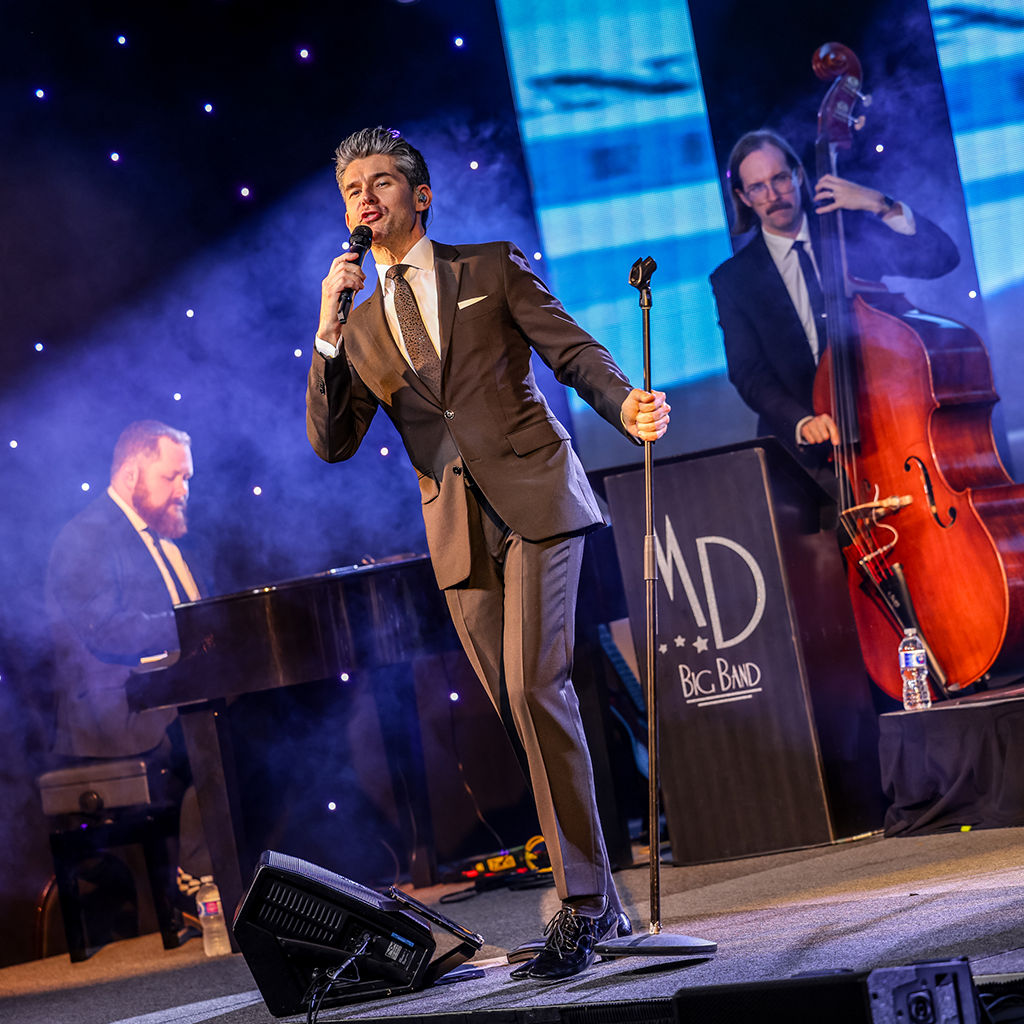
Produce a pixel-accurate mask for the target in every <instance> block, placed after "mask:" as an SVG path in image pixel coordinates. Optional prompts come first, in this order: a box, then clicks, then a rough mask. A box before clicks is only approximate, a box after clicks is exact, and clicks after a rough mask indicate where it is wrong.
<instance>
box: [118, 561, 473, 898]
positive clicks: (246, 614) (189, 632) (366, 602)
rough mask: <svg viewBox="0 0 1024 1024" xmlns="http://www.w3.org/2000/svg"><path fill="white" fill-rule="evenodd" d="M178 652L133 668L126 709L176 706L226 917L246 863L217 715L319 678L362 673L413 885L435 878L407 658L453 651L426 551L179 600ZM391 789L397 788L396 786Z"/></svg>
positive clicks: (224, 733) (248, 869) (229, 759)
mask: <svg viewBox="0 0 1024 1024" xmlns="http://www.w3.org/2000/svg"><path fill="white" fill-rule="evenodd" d="M174 613H175V618H176V620H177V626H178V636H179V639H180V644H181V649H180V651H172V652H169V653H168V654H167V656H165V657H163V658H159V659H156V660H154V661H151V662H150V663H149V664H147V665H145V666H141V667H140V669H139V670H137V672H136V673H135V675H134V676H133V677H132V679H131V680H130V681H129V683H128V687H127V694H128V704H129V707H131V709H132V710H133V711H145V710H147V709H151V708H166V707H177V708H178V710H179V713H180V716H181V724H182V729H183V732H184V736H185V743H186V747H187V750H188V756H189V761H190V764H191V767H192V774H193V778H194V780H195V785H196V792H197V796H198V802H199V810H200V815H201V817H202V821H203V828H204V831H205V833H206V837H207V844H208V846H209V848H210V856H211V860H212V862H213V871H214V877H215V878H216V880H217V884H218V886H219V888H220V892H221V897H222V899H223V901H224V906H225V909H226V912H227V913H228V914H233V912H234V909H235V907H237V905H238V903H239V901H240V899H241V897H242V894H243V892H244V888H245V886H246V884H247V883H248V881H249V879H250V877H251V875H252V871H253V870H254V868H255V864H254V863H253V862H252V856H251V854H250V852H249V851H248V850H247V847H246V842H245V836H244V831H243V827H242V817H241V813H240V805H239V792H238V785H237V780H236V776H235V763H234V756H233V752H232V746H231V734H230V729H229V728H228V721H227V717H228V716H227V715H226V713H225V712H226V708H227V703H228V701H229V700H230V699H231V698H234V697H238V696H241V695H243V694H249V693H254V692H256V691H261V690H270V689H274V688H276V687H283V686H292V685H294V684H297V683H307V682H314V681H319V680H328V679H340V678H348V677H349V676H353V675H355V674H357V673H358V674H360V676H361V677H363V678H367V677H368V678H369V685H370V687H371V689H372V692H373V699H374V701H375V703H376V705H377V711H378V717H379V719H380V723H381V729H382V733H383V738H384V745H385V750H386V752H387V762H388V769H389V771H390V773H391V775H392V778H393V779H394V780H396V782H398V781H399V780H400V786H401V790H402V792H403V793H407V794H408V800H407V801H406V802H405V803H406V807H405V809H404V812H403V814H402V816H401V817H402V821H401V824H402V832H403V839H404V841H405V845H406V854H407V860H408V864H409V867H410V872H411V875H412V881H413V884H414V885H416V886H417V887H419V886H424V885H431V884H433V883H435V882H436V881H437V863H436V855H435V849H434V838H433V825H432V819H431V814H430V804H429V795H428V793H427V772H426V770H425V766H424V756H423V745H422V741H421V737H420V735H419V729H418V726H417V724H416V722H415V716H414V715H412V716H410V715H408V714H396V713H395V711H396V709H398V708H402V707H405V708H410V707H415V693H414V676H415V669H416V666H417V663H418V662H422V661H423V660H429V659H430V658H431V657H434V656H437V655H439V654H446V653H448V652H455V651H461V647H460V645H459V641H458V637H457V635H456V633H455V629H454V627H453V626H452V623H451V619H450V617H449V614H448V608H447V604H446V602H445V599H444V595H443V594H442V593H441V592H440V591H439V590H438V589H437V582H436V579H435V577H434V572H433V569H432V567H431V564H430V560H429V558H428V557H427V556H426V555H423V556H417V557H411V558H403V559H401V560H395V561H389V562H385V563H378V564H373V565H366V566H349V567H346V568H341V569H331V570H329V571H328V572H323V573H318V574H317V575H314V576H308V577H305V578H302V579H296V580H289V581H287V582H284V583H278V584H274V585H272V586H265V587H257V588H255V589H251V590H246V591H242V592H240V593H237V594H228V595H226V596H223V597H213V598H207V599H205V600H201V601H194V602H192V603H189V604H182V605H178V606H177V607H176V608H175V610H174ZM397 791H398V786H397V785H396V792H397Z"/></svg>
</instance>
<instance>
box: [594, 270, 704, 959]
mask: <svg viewBox="0 0 1024 1024" xmlns="http://www.w3.org/2000/svg"><path fill="white" fill-rule="evenodd" d="M657 269H658V264H657V263H655V262H654V260H653V259H652V258H651V257H650V256H648V257H647V258H646V259H643V260H637V261H636V263H634V264H633V266H632V269H631V270H630V272H629V283H630V284H631V285H632V286H633V287H634V288H636V289H637V290H638V291H639V292H640V310H641V316H642V318H643V346H644V391H646V392H648V393H650V391H651V304H652V300H651V275H652V274H653V273H654V272H655V271H656V270H657ZM653 453H654V442H653V441H644V499H645V511H646V517H647V518H646V524H647V532H646V534H645V535H644V587H645V590H646V599H647V623H646V625H647V680H646V691H647V808H648V813H649V818H648V830H649V833H650V855H649V858H648V860H649V862H650V870H651V921H650V925H649V926H648V929H647V934H646V935H644V934H638V935H627V936H623V937H622V938H613V939H606V940H605V941H604V942H602V943H599V944H598V946H597V947H596V952H597V954H598V955H599V956H615V957H619V956H668V957H671V956H678V957H702V958H707V957H709V956H711V955H712V954H714V953H716V952H717V951H718V943H717V942H712V941H711V940H709V939H698V938H694V937H693V936H692V935H674V934H671V933H668V932H663V931H662V930H661V816H660V814H659V806H658V797H659V794H660V789H661V787H660V784H659V777H658V674H657V649H656V639H655V631H656V628H657V621H658V592H657V586H658V558H657V549H656V546H655V542H656V537H655V533H654V462H653V458H654V455H653Z"/></svg>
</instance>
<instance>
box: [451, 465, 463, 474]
mask: <svg viewBox="0 0 1024 1024" xmlns="http://www.w3.org/2000/svg"><path fill="white" fill-rule="evenodd" d="M452 472H453V473H454V474H455V475H456V476H462V467H461V466H452Z"/></svg>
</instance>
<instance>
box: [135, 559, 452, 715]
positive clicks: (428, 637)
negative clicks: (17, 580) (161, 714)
mask: <svg viewBox="0 0 1024 1024" xmlns="http://www.w3.org/2000/svg"><path fill="white" fill-rule="evenodd" d="M174 615H175V619H176V622H177V626H178V637H179V640H180V642H181V653H180V657H179V658H178V659H177V661H176V663H173V664H172V663H171V659H170V658H169V659H168V663H167V667H161V668H157V669H155V670H153V667H152V666H147V670H145V671H140V672H138V673H137V674H135V675H134V676H133V677H132V678H131V679H129V681H128V683H127V695H128V706H129V707H130V708H131V709H132V710H133V711H143V710H146V709H148V708H156V707H172V706H180V705H182V704H190V703H196V702H198V701H205V700H212V699H215V698H220V697H229V696H237V695H239V694H243V693H252V692H254V691H256V690H267V689H272V688H274V687H277V686H291V685H293V684H295V683H304V682H313V681H315V680H319V679H330V678H336V677H338V676H340V675H342V673H345V672H349V673H351V672H357V671H360V670H365V669H369V668H375V667H378V666H381V665H390V664H399V663H403V662H410V661H412V659H413V658H415V657H418V656H422V655H425V654H434V653H439V652H441V651H449V650H458V649H459V641H458V637H457V635H456V633H455V628H454V626H453V625H452V622H451V617H450V616H449V613H448V605H447V602H446V601H445V598H444V594H443V593H442V592H441V591H440V590H438V587H437V579H436V577H435V576H434V570H433V567H432V566H431V564H430V558H429V557H428V556H427V555H420V556H416V557H413V558H403V559H400V560H397V561H392V562H378V563H374V564H373V565H353V566H345V567H343V568H338V569H329V570H327V571H326V572H321V573H317V574H315V575H313V576H305V577H302V578H299V579H293V580H285V581H283V582H281V583H274V584H270V585H268V586H265V587H254V588H250V589H248V590H243V591H239V592H238V593H236V594H225V595H222V596H219V597H209V598H204V599H203V600H200V601H192V602H189V603H188V604H180V605H177V606H176V607H175V609H174Z"/></svg>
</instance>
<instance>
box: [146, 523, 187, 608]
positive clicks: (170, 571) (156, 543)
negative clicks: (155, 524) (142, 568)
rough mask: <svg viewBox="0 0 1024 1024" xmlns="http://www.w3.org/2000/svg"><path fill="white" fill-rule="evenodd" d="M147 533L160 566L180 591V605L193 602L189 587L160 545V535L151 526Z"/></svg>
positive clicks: (147, 528)
mask: <svg viewBox="0 0 1024 1024" xmlns="http://www.w3.org/2000/svg"><path fill="white" fill-rule="evenodd" d="M146 533H148V534H149V536H150V537H151V538H152V541H153V547H154V548H155V550H156V555H157V558H159V559H160V564H161V565H163V567H164V568H165V569H166V570H167V575H168V576H169V577H170V580H171V582H172V583H173V584H174V587H175V589H176V590H177V591H178V603H179V604H180V603H183V602H186V601H191V600H192V598H191V596H190V595H189V592H188V587H186V586H185V581H184V580H183V579H182V578H181V577H180V576H179V575H178V573H177V572H176V571H175V568H174V566H173V565H172V564H171V560H170V559H169V558H168V557H167V556H166V554H165V553H164V549H163V546H162V545H161V544H160V534H159V533H157V532H156V530H154V529H152V528H151V527H149V526H147V527H146Z"/></svg>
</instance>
